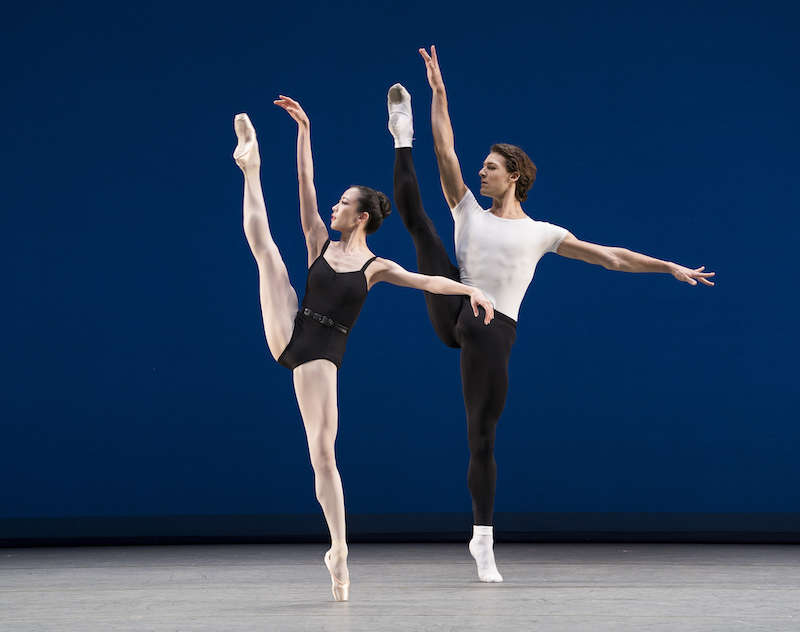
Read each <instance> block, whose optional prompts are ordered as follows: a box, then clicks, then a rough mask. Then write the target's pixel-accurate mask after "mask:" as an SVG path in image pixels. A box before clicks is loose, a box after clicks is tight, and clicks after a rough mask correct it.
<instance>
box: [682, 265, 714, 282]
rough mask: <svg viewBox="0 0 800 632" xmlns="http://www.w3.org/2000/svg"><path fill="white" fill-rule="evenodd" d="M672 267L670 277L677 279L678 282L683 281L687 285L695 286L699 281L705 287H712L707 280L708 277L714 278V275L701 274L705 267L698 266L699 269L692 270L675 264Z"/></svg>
mask: <svg viewBox="0 0 800 632" xmlns="http://www.w3.org/2000/svg"><path fill="white" fill-rule="evenodd" d="M674 265H675V268H674V269H673V270H672V276H674V277H675V278H676V279H678V281H683V282H684V283H688V284H689V285H697V282H698V281H700V283H704V284H705V285H714V284H713V283H712V282H711V281H709V280H708V277H712V276H714V274H715V273H714V272H703V270H705V269H706V267H705V266H700V267H699V268H696V269H694V270H692V269H691V268H686V267H684V266H680V265H678V264H677V263H676V264H674Z"/></svg>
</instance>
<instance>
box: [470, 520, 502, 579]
mask: <svg viewBox="0 0 800 632" xmlns="http://www.w3.org/2000/svg"><path fill="white" fill-rule="evenodd" d="M493 547H494V529H493V527H487V526H482V525H477V524H476V525H474V526H473V527H472V540H470V541H469V552H470V553H472V557H474V558H475V561H476V562H477V563H478V577H479V578H480V580H481V581H482V582H488V583H499V582H501V581H503V576H502V575H501V574H500V573H499V572H498V570H497V565H496V564H495V563H494V550H493Z"/></svg>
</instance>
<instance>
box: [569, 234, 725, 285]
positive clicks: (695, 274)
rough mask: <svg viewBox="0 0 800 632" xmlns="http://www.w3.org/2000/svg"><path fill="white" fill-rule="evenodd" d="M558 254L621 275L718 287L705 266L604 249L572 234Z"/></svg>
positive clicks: (610, 248) (621, 250)
mask: <svg viewBox="0 0 800 632" xmlns="http://www.w3.org/2000/svg"><path fill="white" fill-rule="evenodd" d="M556 253H557V254H559V255H561V256H562V257H568V258H570V259H580V260H581V261H585V262H586V263H592V264H594V265H599V266H603V267H604V268H606V270H615V271H617V272H665V273H668V274H671V275H672V276H674V277H675V278H676V279H678V281H683V282H684V283H688V284H689V285H697V282H698V281H700V282H701V283H703V284H705V285H714V284H713V283H712V282H711V281H709V280H708V278H709V277H712V276H714V273H713V272H703V270H705V266H702V267H700V268H696V269H694V270H692V269H691V268H687V267H685V266H681V265H678V264H677V263H672V262H670V261H662V260H661V259H655V258H654V257H648V256H647V255H643V254H641V253H638V252H633V251H632V250H628V249H627V248H617V247H611V246H600V245H598V244H593V243H590V242H588V241H581V240H580V239H578V238H577V237H575V235H573V234H572V233H567V236H566V237H564V241H562V242H561V244H560V245H559V246H558V250H556Z"/></svg>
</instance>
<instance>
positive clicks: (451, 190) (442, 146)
mask: <svg viewBox="0 0 800 632" xmlns="http://www.w3.org/2000/svg"><path fill="white" fill-rule="evenodd" d="M419 54H420V55H422V58H423V59H424V60H425V69H426V71H427V73H428V83H429V84H430V85H431V90H433V100H432V101H431V125H432V127H433V148H434V150H435V151H436V161H437V162H438V163H439V177H440V178H441V181H442V191H443V192H444V197H445V199H446V200H447V204H448V206H450V208H455V206H456V205H457V204H458V203H459V202H460V201H461V198H463V197H464V194H465V193H466V192H467V185H466V184H464V177H463V176H462V175H461V165H460V164H459V162H458V156H456V145H455V136H454V134H453V125H452V123H450V113H449V112H448V110H447V93H446V92H445V89H444V80H443V79H442V71H441V69H440V68H439V58H438V56H437V55H436V47H435V46H431V53H430V55H429V54H428V52H427V51H426V50H425V49H424V48H420V49H419Z"/></svg>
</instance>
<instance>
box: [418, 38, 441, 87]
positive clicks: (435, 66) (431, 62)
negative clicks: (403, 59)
mask: <svg viewBox="0 0 800 632" xmlns="http://www.w3.org/2000/svg"><path fill="white" fill-rule="evenodd" d="M419 54H420V55H422V59H424V60H425V70H426V71H427V73H428V83H429V84H431V88H432V89H433V90H444V79H442V70H441V69H440V68H439V58H438V57H437V56H436V46H433V45H431V54H430V55H428V51H426V50H425V49H424V48H420V49H419Z"/></svg>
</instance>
